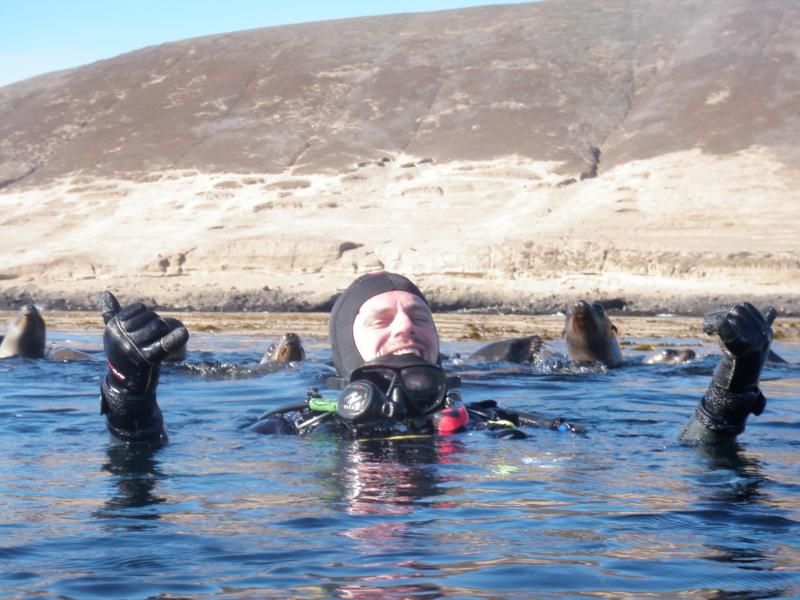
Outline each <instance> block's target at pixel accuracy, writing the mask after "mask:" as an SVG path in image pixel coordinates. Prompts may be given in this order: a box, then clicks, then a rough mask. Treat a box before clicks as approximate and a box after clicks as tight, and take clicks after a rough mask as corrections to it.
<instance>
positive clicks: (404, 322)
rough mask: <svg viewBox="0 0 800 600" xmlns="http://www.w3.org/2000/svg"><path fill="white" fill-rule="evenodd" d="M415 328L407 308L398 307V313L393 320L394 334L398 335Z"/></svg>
mask: <svg viewBox="0 0 800 600" xmlns="http://www.w3.org/2000/svg"><path fill="white" fill-rule="evenodd" d="M413 330H414V321H413V320H412V319H411V317H410V316H409V315H408V313H407V312H406V311H405V309H403V308H400V309H398V311H397V314H396V315H395V316H394V320H393V321H392V334H393V335H394V336H395V337H397V336H399V335H402V334H407V333H410V332H411V331H413Z"/></svg>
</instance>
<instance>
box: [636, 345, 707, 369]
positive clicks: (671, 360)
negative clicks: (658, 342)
mask: <svg viewBox="0 0 800 600" xmlns="http://www.w3.org/2000/svg"><path fill="white" fill-rule="evenodd" d="M695 358H697V353H696V352H695V351H694V350H692V349H691V348H681V349H677V348H663V349H661V350H656V351H655V352H651V353H650V354H648V355H647V356H645V357H644V360H643V361H642V362H643V363H644V364H646V365H682V364H683V363H685V362H689V361H690V360H694V359H695Z"/></svg>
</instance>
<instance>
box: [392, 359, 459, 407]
mask: <svg viewBox="0 0 800 600" xmlns="http://www.w3.org/2000/svg"><path fill="white" fill-rule="evenodd" d="M400 377H401V380H402V382H403V388H404V389H405V391H406V395H407V396H408V399H409V401H411V403H412V404H414V406H415V407H416V408H417V410H420V411H422V412H430V411H433V410H435V409H436V408H438V407H439V405H440V404H441V403H442V400H444V395H445V392H446V390H447V377H446V376H445V374H444V371H442V370H441V369H437V368H435V367H433V368H432V367H424V366H419V367H406V368H404V369H403V370H402V371H400Z"/></svg>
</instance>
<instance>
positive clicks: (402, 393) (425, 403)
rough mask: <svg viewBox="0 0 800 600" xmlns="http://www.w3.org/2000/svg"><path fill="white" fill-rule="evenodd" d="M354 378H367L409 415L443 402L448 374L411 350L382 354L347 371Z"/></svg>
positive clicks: (434, 408) (427, 411) (419, 412)
mask: <svg viewBox="0 0 800 600" xmlns="http://www.w3.org/2000/svg"><path fill="white" fill-rule="evenodd" d="M350 381H351V383H352V382H354V381H368V382H371V383H373V384H375V386H377V388H378V389H379V390H381V391H382V392H383V393H384V394H385V395H386V397H387V398H388V399H389V401H390V402H392V403H393V404H395V405H398V406H404V407H405V409H406V410H407V411H408V416H409V417H419V416H424V415H428V414H430V413H432V412H434V411H436V410H437V409H439V408H441V407H442V405H443V404H444V399H445V395H446V393H447V374H446V373H445V372H444V370H443V369H442V368H441V367H439V366H437V365H434V364H432V363H430V362H428V361H427V360H425V359H423V358H420V357H419V356H415V355H413V354H399V355H390V356H382V357H380V358H377V359H375V360H373V361H371V362H368V363H366V364H364V365H362V366H361V367H359V368H358V369H356V370H355V371H353V373H352V374H351V375H350Z"/></svg>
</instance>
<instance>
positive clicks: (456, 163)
mask: <svg viewBox="0 0 800 600" xmlns="http://www.w3.org/2000/svg"><path fill="white" fill-rule="evenodd" d="M797 31H800V5H798V4H797V2H796V1H795V0H673V1H670V2H663V1H662V0H636V1H630V0H602V1H601V0H582V1H570V0H551V1H548V2H541V3H535V4H528V5H508V6H491V7H481V8H474V9H464V10H457V11H445V12H439V13H427V14H411V15H396V16H386V17H374V18H363V19H349V20H341V21H330V22H321V23H309V24H303V25H296V26H286V27H276V28H267V29H255V30H250V31H243V32H237V33H230V34H223V35H216V36H210V37H204V38H197V39H191V40H186V41H182V42H177V43H171V44H164V45H161V46H155V47H150V48H145V49H142V50H139V51H136V52H131V53H128V54H125V55H122V56H119V57H116V58H113V59H110V60H104V61H99V62H97V63H94V64H91V65H87V66H84V67H80V68H77V69H71V70H67V71H61V72H57V73H52V74H48V75H43V76H40V77H36V78H33V79H29V80H26V81H22V82H19V83H16V84H13V85H9V86H5V87H2V88H0V187H1V188H3V189H2V194H0V211H2V212H0V215H2V218H4V221H2V222H0V234H2V239H3V246H2V247H3V258H2V261H0V281H4V282H5V283H6V284H7V286H6V287H5V288H2V289H4V290H5V294H6V296H7V297H11V298H21V297H22V296H24V295H26V294H28V295H30V294H35V295H39V296H40V297H48V298H63V297H68V298H69V297H71V298H73V299H76V298H77V300H76V301H77V302H78V303H79V304H80V303H84V299H85V298H88V297H89V294H90V293H92V292H93V291H96V290H97V289H98V288H100V287H105V286H109V285H111V286H115V285H116V286H127V287H134V288H136V289H137V290H141V292H140V293H143V294H153V295H155V296H158V297H159V298H160V299H162V300H163V299H164V298H166V299H167V303H171V304H177V305H186V304H193V305H196V306H206V307H209V306H217V305H220V304H225V305H228V304H231V303H232V304H233V305H236V304H237V303H238V304H242V303H245V304H246V303H247V302H251V303H252V305H254V306H272V305H281V306H296V305H311V306H314V305H317V304H320V303H324V302H325V301H326V300H327V299H328V298H329V297H330V294H332V293H333V292H334V291H335V289H336V288H337V287H341V286H342V285H344V284H346V282H347V281H348V280H349V279H350V278H351V277H352V276H353V274H354V273H356V272H360V271H363V270H365V269H371V268H380V267H384V268H391V269H397V270H402V271H404V272H407V273H409V274H412V275H415V276H417V277H419V278H422V279H423V280H426V281H427V282H428V285H429V287H430V288H431V289H432V290H433V293H434V297H435V299H436V300H438V301H439V302H441V303H443V304H454V305H461V304H469V305H485V304H492V303H498V304H501V305H503V306H513V307H518V308H523V309H525V308H537V307H538V308H542V307H548V308H549V307H551V306H554V305H557V304H559V303H560V302H564V301H566V298H567V297H568V296H571V295H572V296H574V295H587V294H594V295H605V294H625V295H627V296H629V297H632V298H639V299H640V301H641V305H642V306H648V307H656V306H661V304H659V303H663V304H665V305H667V306H676V305H681V299H685V298H687V297H691V298H697V301H698V302H701V301H705V300H708V299H711V298H714V297H718V296H720V297H727V296H729V295H738V294H741V293H755V294H758V295H760V296H765V297H767V296H769V297H770V298H777V300H778V301H780V302H783V304H784V305H785V306H787V307H792V306H795V303H796V296H797V294H796V292H797V287H796V285H797V284H795V283H793V282H794V281H797V279H798V278H797V274H798V264H800V255H798V253H797V250H796V239H798V233H800V232H799V231H798V216H800V214H799V212H798V211H799V210H800V209H798V208H797V202H796V200H795V198H796V192H795V190H796V189H797V184H798V179H799V178H798V173H800V170H799V169H800V149H799V148H798V145H797V142H796V140H797V139H798V134H800V118H798V115H799V114H800V113H798V108H797V107H798V106H800V60H798V57H800V37H798V36H797ZM598 175H599V177H597V178H596V179H595V177H596V176H598ZM572 183H575V184H576V185H569V184H572ZM755 199H757V200H758V202H759V204H758V205H756V204H754V202H755ZM87 223H88V225H87ZM22 224H24V227H23V228H22V229H20V225H22ZM387 224H391V227H390V228H388V231H387ZM308 273H315V274H316V277H317V278H316V280H315V281H311V282H308V281H306V280H307V274H308ZM161 277H173V279H169V280H165V281H169V285H165V284H164V282H163V281H160V279H159V278H161ZM148 278H151V279H153V278H154V279H156V280H159V282H158V283H155V282H153V281H151V280H149V279H148ZM276 282H277V283H276ZM721 282H728V283H726V284H725V286H724V288H725V289H724V290H720V285H721ZM265 284H269V285H270V292H269V293H266V295H265V292H264V290H263V288H264V285H265ZM276 285H277V288H276V287H275V286H276ZM214 286H218V290H217V291H216V292H213V293H210V292H209V288H214ZM231 286H237V287H238V288H239V290H237V291H231V290H230V287H231ZM209 294H210V295H209ZM531 294H534V295H537V294H538V295H539V296H541V297H544V298H546V299H547V301H546V302H544V303H542V302H540V301H538V300H536V299H532V298H531V297H530V296H531ZM662 301H663V302H662ZM693 301H694V300H693ZM87 302H88V301H87ZM648 302H649V304H648ZM684 304H685V303H684ZM690 304H691V303H690Z"/></svg>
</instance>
